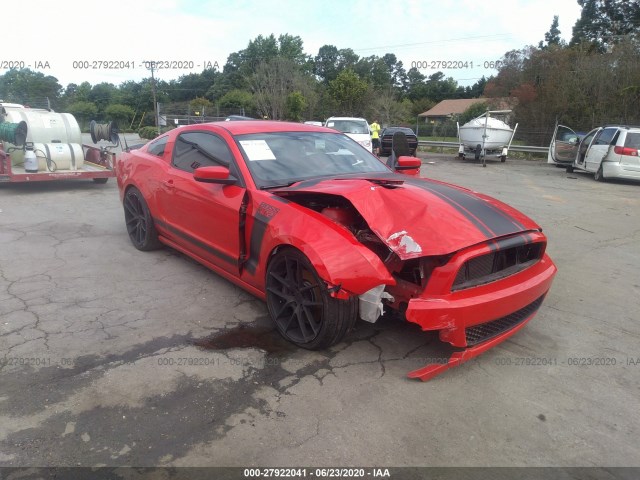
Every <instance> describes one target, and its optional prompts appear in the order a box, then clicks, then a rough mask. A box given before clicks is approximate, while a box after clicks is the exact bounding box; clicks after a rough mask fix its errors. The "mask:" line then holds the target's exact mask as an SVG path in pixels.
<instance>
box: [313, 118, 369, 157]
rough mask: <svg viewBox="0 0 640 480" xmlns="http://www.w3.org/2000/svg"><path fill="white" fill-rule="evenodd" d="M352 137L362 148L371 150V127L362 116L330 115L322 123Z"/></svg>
mask: <svg viewBox="0 0 640 480" xmlns="http://www.w3.org/2000/svg"><path fill="white" fill-rule="evenodd" d="M324 126H325V127H329V128H333V129H334V130H338V131H339V132H342V133H344V134H345V135H347V136H348V137H350V138H352V139H353V140H355V141H356V142H358V143H359V144H360V145H362V146H363V147H364V148H366V149H367V150H369V151H370V152H373V148H372V145H371V129H370V128H369V123H368V122H367V121H366V120H365V119H364V118H356V117H331V118H329V119H327V121H326V122H325V124H324Z"/></svg>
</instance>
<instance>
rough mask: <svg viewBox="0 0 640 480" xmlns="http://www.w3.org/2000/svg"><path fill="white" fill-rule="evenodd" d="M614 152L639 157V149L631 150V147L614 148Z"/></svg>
mask: <svg viewBox="0 0 640 480" xmlns="http://www.w3.org/2000/svg"><path fill="white" fill-rule="evenodd" d="M613 151H614V152H615V153H617V154H618V155H628V156H630V157H637V156H638V149H637V148H629V147H614V149H613Z"/></svg>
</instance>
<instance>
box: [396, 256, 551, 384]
mask: <svg viewBox="0 0 640 480" xmlns="http://www.w3.org/2000/svg"><path fill="white" fill-rule="evenodd" d="M556 271H557V269H556V266H555V265H554V264H553V262H552V261H551V259H550V258H549V257H548V256H547V255H546V254H545V255H544V256H543V258H542V259H540V261H538V262H537V263H536V264H535V265H532V266H531V267H530V268H527V269H526V270H523V271H521V272H519V273H517V274H515V275H512V276H509V277H506V278H503V279H501V280H498V281H495V282H491V283H489V284H486V285H481V286H478V287H473V288H468V289H465V290H459V291H454V292H450V293H448V294H444V295H424V298H414V299H412V300H411V301H410V302H409V305H408V307H407V311H406V317H407V320H409V321H411V322H414V323H417V324H418V325H420V326H421V327H422V329H423V330H438V331H439V335H440V340H442V341H443V342H448V343H450V344H451V345H453V346H454V347H461V348H464V350H462V351H458V352H455V353H453V355H452V356H451V357H450V358H449V361H448V363H442V364H433V365H427V366H425V367H423V368H420V369H418V370H415V371H413V372H410V373H409V377H410V378H419V379H421V380H423V381H424V380H428V379H430V378H432V377H434V376H436V375H438V374H439V373H442V372H443V371H445V370H447V369H449V368H451V367H454V366H456V365H459V364H461V363H464V362H465V361H468V360H470V359H471V358H474V357H476V356H478V355H480V354H481V353H483V352H485V351H487V350H489V349H490V348H492V347H494V346H496V345H497V344H499V343H500V342H502V341H504V340H506V339H507V338H509V337H510V336H512V335H513V334H515V333H516V332H517V331H518V330H520V329H521V328H522V327H523V326H524V325H525V324H526V323H527V322H528V321H529V320H530V319H531V318H533V316H534V315H535V313H536V312H537V310H538V308H539V307H540V305H541V304H542V301H543V299H544V296H545V295H546V293H547V292H548V291H549V288H550V287H551V283H552V282H553V277H554V276H555V273H556Z"/></svg>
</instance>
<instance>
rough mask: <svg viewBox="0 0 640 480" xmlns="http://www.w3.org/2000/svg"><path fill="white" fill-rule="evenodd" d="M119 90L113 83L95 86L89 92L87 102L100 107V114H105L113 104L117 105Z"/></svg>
mask: <svg viewBox="0 0 640 480" xmlns="http://www.w3.org/2000/svg"><path fill="white" fill-rule="evenodd" d="M117 97H118V89H117V88H116V87H115V85H113V84H112V83H107V82H102V83H98V84H97V85H94V86H93V87H92V88H91V92H89V95H88V98H87V100H88V101H89V102H91V103H93V104H95V106H96V107H98V113H100V114H101V115H102V114H104V110H105V108H107V105H110V104H111V103H116V102H117V100H118V98H117Z"/></svg>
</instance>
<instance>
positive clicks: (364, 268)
mask: <svg viewBox="0 0 640 480" xmlns="http://www.w3.org/2000/svg"><path fill="white" fill-rule="evenodd" d="M274 240H275V241H274V243H273V245H271V246H270V248H269V250H268V254H267V255H266V256H265V258H266V262H265V268H264V272H265V273H264V274H265V277H266V272H267V268H268V265H269V262H271V260H272V259H273V258H274V256H275V254H276V253H277V252H278V251H281V250H282V249H286V248H291V249H295V250H298V251H299V252H300V253H302V254H303V255H304V256H306V257H307V258H308V259H309V261H310V262H311V265H313V268H314V269H315V270H316V272H317V273H318V276H319V277H320V278H321V279H322V280H324V282H325V283H327V285H328V287H329V288H332V287H340V290H342V291H343V294H344V293H345V292H346V293H347V294H348V295H360V294H362V293H364V292H366V291H368V290H371V289H372V288H373V287H376V286H378V285H380V284H387V285H395V283H396V282H395V280H394V279H393V277H392V276H391V274H390V273H389V271H388V270H387V269H386V267H385V266H384V264H383V263H382V261H381V260H380V259H379V258H378V257H377V256H376V255H375V254H374V253H373V252H372V251H371V250H369V249H368V248H367V247H365V246H363V245H343V246H341V247H340V248H336V250H338V252H336V254H334V255H331V256H326V255H323V253H322V252H320V251H319V249H318V248H316V247H315V246H314V245H313V244H312V243H311V242H308V241H305V240H304V239H302V238H300V237H296V236H289V237H288V238H286V239H284V238H278V239H274ZM345 259H348V261H345ZM265 281H266V278H265Z"/></svg>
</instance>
